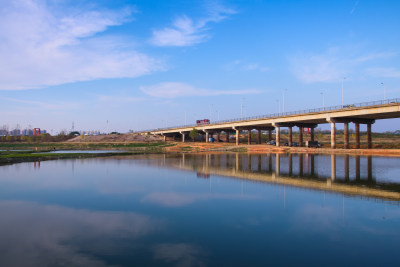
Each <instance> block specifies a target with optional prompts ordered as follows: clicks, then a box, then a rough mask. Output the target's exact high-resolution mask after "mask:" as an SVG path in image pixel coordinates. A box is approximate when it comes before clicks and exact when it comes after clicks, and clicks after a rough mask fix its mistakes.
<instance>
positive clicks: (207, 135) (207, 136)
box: [206, 132, 210, 143]
mask: <svg viewBox="0 0 400 267" xmlns="http://www.w3.org/2000/svg"><path fill="white" fill-rule="evenodd" d="M209 139H210V137H209V133H208V132H206V143H208V142H209Z"/></svg>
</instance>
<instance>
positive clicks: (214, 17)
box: [0, 0, 400, 133]
mask: <svg viewBox="0 0 400 267" xmlns="http://www.w3.org/2000/svg"><path fill="white" fill-rule="evenodd" d="M0 2H1V5H0V40H1V41H0V58H1V60H0V70H1V71H0V115H1V121H0V126H1V125H9V127H10V128H13V127H15V126H16V125H17V124H19V125H20V127H21V128H25V127H28V126H29V125H31V126H32V127H40V128H44V129H47V130H48V131H49V132H52V133H56V132H58V131H60V130H62V129H66V130H70V129H71V126H72V122H74V124H75V129H76V130H100V131H106V129H107V121H108V129H109V130H110V131H111V130H116V131H120V132H127V131H128V130H130V129H132V130H141V129H148V128H158V127H164V126H166V125H167V126H173V125H181V124H185V121H186V122H187V123H192V122H194V121H195V120H196V119H204V118H210V119H211V120H217V119H218V118H219V119H221V120H222V119H230V118H239V117H240V116H241V110H242V109H241V106H244V108H243V113H244V115H245V116H253V115H260V114H270V113H275V112H278V111H279V110H281V111H283V110H285V111H294V110H300V109H307V108H316V107H322V106H323V104H325V106H333V105H340V104H341V87H342V82H343V87H344V102H345V104H346V103H347V104H350V103H358V102H366V101H372V100H382V99H383V98H384V88H385V87H386V98H396V97H400V60H399V59H400V54H399V53H400V31H399V29H400V16H399V15H398V14H399V12H400V2H399V1H394V0H392V1H366V0H360V1H350V0H347V1H261V0H260V1H161V0H159V1H123V0H119V1H79V4H78V2H77V1H68V0H62V1H55V0H54V1H53V0H50V1H44V0H14V1H8V0H0ZM344 77H346V79H343V78H344ZM382 83H383V85H382ZM283 98H284V99H285V100H284V101H283ZM323 102H324V103H323ZM398 122H399V120H397V119H395V120H386V121H379V122H377V123H376V124H375V125H374V127H373V130H376V131H386V130H397V129H400V127H399V126H398V125H399V124H398ZM322 128H324V127H322ZM339 128H340V126H339Z"/></svg>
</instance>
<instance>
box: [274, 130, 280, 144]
mask: <svg viewBox="0 0 400 267" xmlns="http://www.w3.org/2000/svg"><path fill="white" fill-rule="evenodd" d="M275 132H276V140H275V142H276V146H281V143H280V142H281V127H279V126H276V127H275Z"/></svg>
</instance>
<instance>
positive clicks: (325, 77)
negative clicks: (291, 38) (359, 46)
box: [290, 48, 396, 83]
mask: <svg viewBox="0 0 400 267" xmlns="http://www.w3.org/2000/svg"><path fill="white" fill-rule="evenodd" d="M354 54H356V55H354ZM395 55H396V53H369V54H364V55H357V53H356V52H352V51H350V52H349V51H344V49H340V48H330V49H328V51H327V52H326V53H320V54H311V53H308V54H306V53H302V54H300V55H297V56H294V57H291V58H290V63H291V68H292V71H293V73H294V74H295V76H296V77H297V78H298V79H300V80H301V81H303V82H305V83H314V82H334V81H339V80H341V79H342V78H343V77H345V76H348V74H349V73H351V72H354V71H356V69H357V68H358V67H360V66H361V65H362V64H365V63H366V62H371V61H373V60H377V59H383V58H391V57H393V56H395Z"/></svg>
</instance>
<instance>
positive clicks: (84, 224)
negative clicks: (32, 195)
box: [0, 201, 164, 266]
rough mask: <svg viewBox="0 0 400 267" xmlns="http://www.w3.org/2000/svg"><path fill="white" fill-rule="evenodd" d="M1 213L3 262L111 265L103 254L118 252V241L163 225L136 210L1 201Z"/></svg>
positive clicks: (46, 264) (136, 237) (36, 264)
mask: <svg viewBox="0 0 400 267" xmlns="http://www.w3.org/2000/svg"><path fill="white" fill-rule="evenodd" d="M0 213H1V214H3V216H1V217H0V236H1V237H2V238H1V239H0V250H1V251H2V255H1V257H0V265H1V266H58V265H62V266H108V264H107V262H106V261H104V260H102V259H100V257H99V256H101V255H104V253H105V252H106V253H107V254H108V255H110V254H113V253H114V254H117V253H118V246H115V244H114V242H115V241H116V240H118V239H121V238H123V239H127V240H130V241H134V240H137V239H139V238H140V237H143V236H145V235H148V234H151V233H154V232H158V231H160V230H161V229H162V228H163V224H164V223H163V222H162V221H160V220H156V219H154V218H151V217H149V216H146V215H142V214H138V213H135V212H105V211H89V210H77V209H72V208H66V207H60V206H47V205H41V204H37V203H32V202H23V201H1V202H0ZM116 242H118V241H116ZM113 250H114V251H113Z"/></svg>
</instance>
